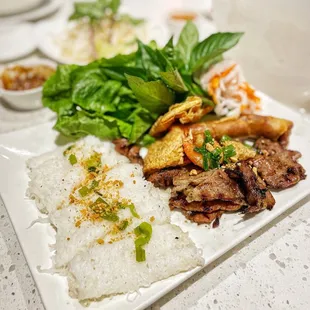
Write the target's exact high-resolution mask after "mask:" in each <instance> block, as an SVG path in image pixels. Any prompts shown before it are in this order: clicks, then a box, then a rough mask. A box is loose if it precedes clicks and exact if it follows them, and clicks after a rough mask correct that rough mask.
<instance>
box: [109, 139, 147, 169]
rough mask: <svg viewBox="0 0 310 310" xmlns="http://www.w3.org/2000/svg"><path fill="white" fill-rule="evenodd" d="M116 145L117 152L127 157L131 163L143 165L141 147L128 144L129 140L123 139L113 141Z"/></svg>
mask: <svg viewBox="0 0 310 310" xmlns="http://www.w3.org/2000/svg"><path fill="white" fill-rule="evenodd" d="M113 143H114V144H115V150H116V151H117V152H118V153H120V154H122V155H124V156H126V157H127V158H128V159H129V160H130V162H132V163H135V164H140V165H143V158H142V157H141V156H140V154H139V152H140V147H139V146H138V145H133V144H130V143H129V142H128V140H127V139H124V138H121V139H116V140H114V141H113Z"/></svg>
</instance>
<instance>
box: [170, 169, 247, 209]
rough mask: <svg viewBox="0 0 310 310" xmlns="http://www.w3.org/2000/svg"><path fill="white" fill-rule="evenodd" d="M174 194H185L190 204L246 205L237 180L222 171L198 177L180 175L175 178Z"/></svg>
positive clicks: (209, 172) (203, 173)
mask: <svg viewBox="0 0 310 310" xmlns="http://www.w3.org/2000/svg"><path fill="white" fill-rule="evenodd" d="M173 185H174V186H175V187H174V188H173V190H172V192H183V193H184V194H185V196H186V200H187V201H188V202H192V201H212V200H222V201H231V202H234V203H236V204H244V195H243V194H242V192H241V191H240V189H239V186H238V184H237V182H236V181H235V180H232V179H231V178H229V176H228V175H227V174H226V173H225V171H224V170H222V169H214V170H209V171H206V172H201V173H199V174H198V175H196V176H190V175H188V174H185V173H184V174H180V175H178V176H176V177H174V178H173Z"/></svg>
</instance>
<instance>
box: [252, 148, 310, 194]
mask: <svg viewBox="0 0 310 310" xmlns="http://www.w3.org/2000/svg"><path fill="white" fill-rule="evenodd" d="M299 157H300V153H299V152H296V151H288V150H284V149H283V150H282V151H281V152H277V153H275V154H273V155H271V156H258V157H256V158H254V159H253V160H251V162H252V164H253V166H254V167H256V168H257V172H258V174H259V175H260V176H261V177H262V179H263V180H264V181H265V182H266V184H267V186H268V188H270V189H285V188H288V187H291V186H294V185H296V184H297V183H298V182H299V181H301V180H304V179H305V178H306V172H305V169H304V168H303V167H302V166H301V165H300V164H299V163H298V162H297V159H298V158H299Z"/></svg>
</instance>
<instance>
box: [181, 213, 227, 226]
mask: <svg viewBox="0 0 310 310" xmlns="http://www.w3.org/2000/svg"><path fill="white" fill-rule="evenodd" d="M182 213H183V214H184V215H185V217H186V218H187V219H189V220H190V221H193V222H195V223H197V224H210V223H212V222H213V227H214V228H215V227H217V226H218V225H219V219H220V217H221V216H222V214H223V213H224V212H223V211H217V212H213V213H202V212H191V211H184V210H183V211H182Z"/></svg>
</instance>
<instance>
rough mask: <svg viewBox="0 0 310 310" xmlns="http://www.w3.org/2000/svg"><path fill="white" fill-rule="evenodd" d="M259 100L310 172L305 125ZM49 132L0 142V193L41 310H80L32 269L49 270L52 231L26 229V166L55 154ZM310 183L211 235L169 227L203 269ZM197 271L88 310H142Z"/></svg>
mask: <svg viewBox="0 0 310 310" xmlns="http://www.w3.org/2000/svg"><path fill="white" fill-rule="evenodd" d="M261 96H262V98H263V102H264V106H265V107H264V114H269V115H274V116H277V117H282V118H287V119H290V120H292V121H293V122H294V124H295V126H294V129H293V133H292V136H291V139H290V141H291V142H290V148H291V149H294V150H298V151H300V152H301V153H302V156H303V157H302V158H301V160H300V162H301V164H302V165H303V166H304V167H305V169H306V170H307V171H308V172H309V171H310V161H309V158H310V134H309V127H308V126H309V123H307V122H305V121H303V118H302V116H301V115H299V114H298V113H296V112H295V111H293V110H291V109H289V108H288V107H285V106H283V105H281V104H280V103H278V102H276V101H274V100H272V99H270V98H269V97H267V96H265V95H263V94H261ZM51 128H52V124H51V123H48V124H44V125H40V126H37V127H32V128H29V129H25V130H23V131H18V132H13V133H9V134H5V135H2V136H0V193H1V196H2V198H3V201H4V203H5V206H6V208H7V210H8V212H9V215H10V217H11V220H12V222H13V225H14V227H15V231H16V233H17V236H18V238H19V240H20V243H21V246H22V248H23V251H24V253H25V256H26V259H27V261H28V264H29V266H30V269H31V271H32V273H33V276H34V278H35V281H36V283H37V286H38V288H39V291H40V293H41V296H42V299H43V302H44V305H45V307H46V309H47V310H54V309H62V310H69V309H83V307H82V306H81V305H80V304H79V303H78V302H77V301H76V300H73V299H71V298H70V297H69V296H68V293H67V282H66V278H64V277H61V276H59V275H50V274H46V273H40V272H39V271H38V269H37V267H38V266H41V268H42V269H45V268H49V267H51V259H50V250H49V244H52V243H53V242H54V232H53V229H52V228H51V227H50V226H49V225H48V224H35V225H34V226H33V227H31V228H28V227H29V226H30V224H31V223H32V222H33V221H34V220H36V219H37V218H38V216H39V215H40V214H39V212H38V211H37V209H36V207H35V205H34V202H33V201H30V200H28V199H26V198H25V191H26V188H27V183H28V177H27V170H26V164H25V161H26V160H27V159H28V158H29V157H31V156H34V155H39V154H42V153H44V152H47V151H51V150H53V149H55V148H56V143H55V141H56V139H57V136H58V133H57V132H56V131H54V130H52V129H51ZM309 183H310V182H309V179H307V180H305V181H302V182H300V183H299V184H298V185H297V186H295V187H293V188H290V189H287V190H285V191H282V192H279V193H274V196H275V199H276V205H275V207H274V209H273V210H272V211H264V212H261V213H260V214H257V215H255V216H254V217H251V218H249V219H247V220H243V218H242V215H240V214H230V215H224V216H223V218H222V219H221V224H220V227H218V228H216V229H211V228H209V227H208V226H205V225H200V226H197V225H196V224H193V223H188V222H185V221H184V218H183V217H182V216H181V215H180V214H179V213H178V212H174V213H173V215H172V221H173V222H174V223H175V224H178V225H179V226H180V227H181V228H182V229H183V230H185V231H188V232H189V234H190V237H191V238H192V239H193V240H194V241H195V243H196V244H197V246H198V247H200V248H202V250H203V256H204V258H205V263H206V265H208V264H210V262H212V261H214V260H215V259H216V258H218V257H219V256H221V255H222V254H224V253H225V252H227V251H228V250H230V249H231V248H232V247H234V246H235V245H237V244H238V243H239V242H241V241H242V240H244V239H245V238H247V237H248V236H249V235H251V234H253V233H254V232H255V231H257V230H258V229H260V228H261V227H263V226H264V225H266V224H267V223H269V222H270V221H271V220H273V219H274V218H275V217H277V216H278V215H280V214H281V213H283V212H284V211H285V210H287V209H288V208H290V207H291V206H293V205H294V204H295V203H296V202H298V201H299V200H301V199H302V198H303V197H305V196H306V195H307V194H309V193H310V186H309V185H310V184H309ZM198 270H199V268H196V269H194V270H192V271H189V272H186V273H182V274H179V275H177V276H174V277H171V278H169V279H166V280H163V281H160V282H157V283H155V284H153V285H151V286H150V287H149V288H144V289H141V290H140V291H139V293H140V294H136V296H133V295H128V296H127V295H120V296H116V297H113V298H111V299H104V300H103V301H101V302H99V303H94V304H91V306H90V307H88V309H103V308H104V309H124V310H125V309H143V308H145V307H146V306H148V305H150V304H151V303H153V302H154V301H156V300H157V299H159V298H160V297H161V296H163V295H164V294H166V293H167V292H169V291H170V290H172V289H173V288H175V287H176V286H177V285H179V284H180V283H181V282H183V281H185V280H186V279H187V278H189V277H190V276H191V275H193V274H194V273H196V272H197V271H198ZM133 297H135V299H134V298H133ZM132 299H134V300H133V301H132ZM84 309H85V308H84Z"/></svg>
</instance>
